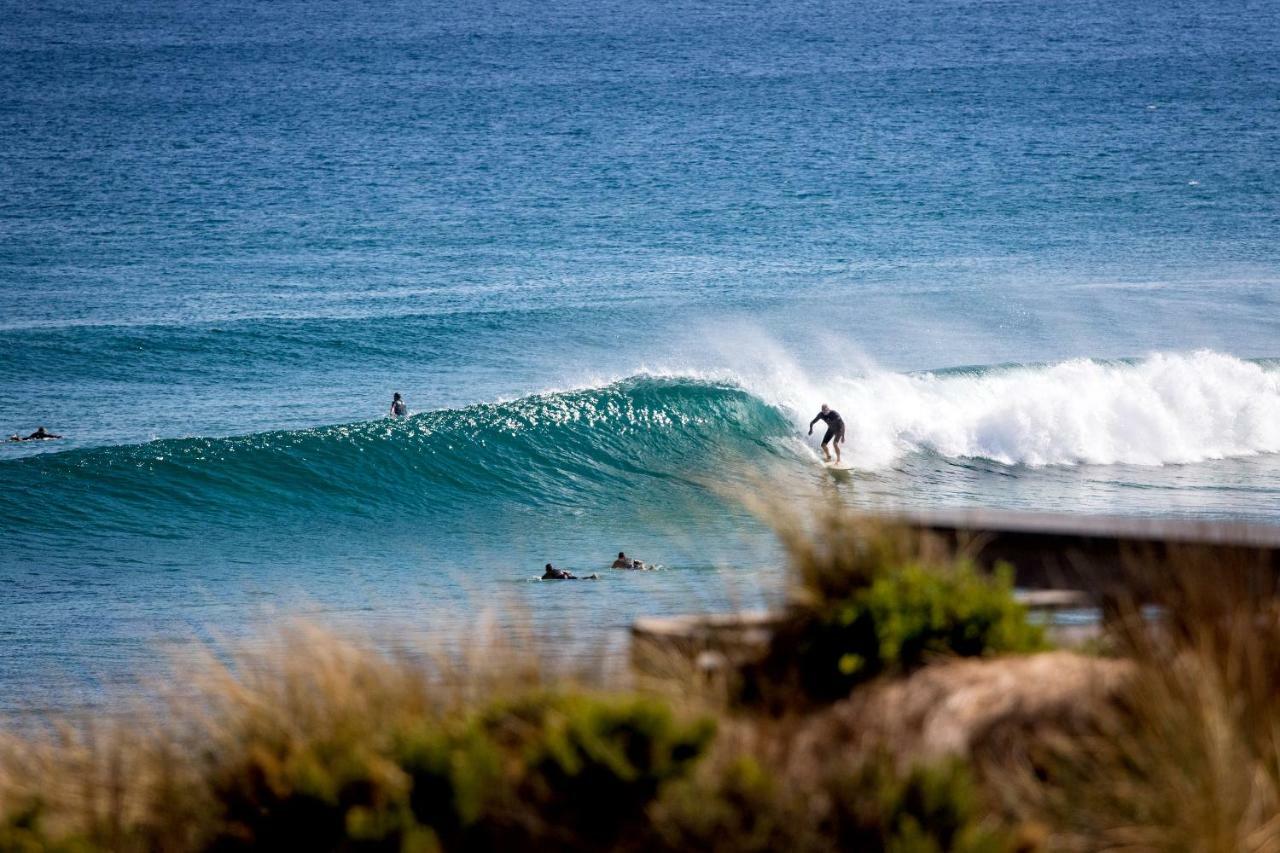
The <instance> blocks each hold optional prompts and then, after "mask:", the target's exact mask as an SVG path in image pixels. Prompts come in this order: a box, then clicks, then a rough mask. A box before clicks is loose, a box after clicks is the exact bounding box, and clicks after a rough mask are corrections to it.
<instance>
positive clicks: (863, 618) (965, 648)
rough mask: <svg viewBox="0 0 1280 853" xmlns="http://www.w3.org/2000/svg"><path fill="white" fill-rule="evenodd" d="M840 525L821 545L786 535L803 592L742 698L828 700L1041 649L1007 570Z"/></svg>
mask: <svg viewBox="0 0 1280 853" xmlns="http://www.w3.org/2000/svg"><path fill="white" fill-rule="evenodd" d="M845 524H846V527H845V528H837V529H836V531H835V532H834V533H833V531H832V530H827V531H826V532H825V533H824V536H825V537H826V538H825V539H824V540H823V544H822V547H821V548H818V547H815V546H812V545H810V544H807V542H806V541H805V540H802V539H800V538H799V537H797V536H794V535H793V536H792V537H791V539H790V540H789V542H788V544H789V547H790V548H791V551H792V561H793V564H794V568H795V570H796V574H797V576H798V577H799V578H800V581H801V588H800V589H799V590H798V591H797V594H796V595H795V596H794V600H793V603H792V606H791V608H790V609H789V611H788V618H787V619H786V620H785V621H784V623H783V624H782V625H781V626H780V627H779V628H778V630H777V631H776V633H775V636H774V638H773V641H772V643H771V646H770V649H769V653H768V655H767V657H766V659H765V660H764V661H763V663H761V664H760V665H758V666H755V667H749V668H748V670H747V671H746V672H745V673H744V676H745V677H744V685H743V686H744V694H743V695H744V698H746V699H747V700H750V701H764V702H766V703H768V704H772V705H783V706H791V705H795V704H805V703H806V702H830V701H834V700H837V699H842V698H844V697H845V696H847V695H848V694H849V691H850V690H851V689H852V688H854V687H855V686H857V685H858V684H860V683H862V682H864V681H867V680H869V679H871V678H875V677H876V676H879V675H882V674H888V675H900V674H904V673H908V672H910V671H912V670H914V669H916V668H918V667H920V666H922V665H923V664H925V663H927V662H928V661H929V660H930V659H931V658H934V657H938V656H944V655H955V656H960V657H975V656H982V655H989V654H999V653H1007V652H1027V651H1035V650H1038V649H1041V648H1044V634H1043V630H1042V629H1041V628H1040V627H1039V626H1036V625H1032V624H1030V623H1029V622H1028V621H1027V618H1026V610H1025V608H1023V607H1022V606H1021V605H1020V604H1019V603H1018V602H1017V601H1016V600H1015V599H1014V597H1013V580H1012V572H1011V571H1010V570H1009V569H1008V568H1004V567H1002V568H1001V569H1000V570H999V571H997V572H995V573H994V574H989V573H986V572H984V571H982V570H981V569H979V568H977V567H976V566H975V565H974V564H973V563H972V562H969V561H967V560H963V559H955V558H950V557H946V556H944V555H942V554H941V553H939V552H937V551H933V552H931V551H930V550H929V548H927V547H925V546H923V545H920V546H914V547H913V546H912V545H911V544H910V542H909V540H907V539H905V538H904V536H903V534H902V533H901V532H895V533H886V532H883V531H872V532H871V533H870V534H869V535H865V536H861V537H860V536H859V535H858V530H857V528H856V527H855V526H853V525H852V524H851V523H849V522H845ZM837 534H838V535H837Z"/></svg>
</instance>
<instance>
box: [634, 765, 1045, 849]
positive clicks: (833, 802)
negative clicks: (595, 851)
mask: <svg viewBox="0 0 1280 853" xmlns="http://www.w3.org/2000/svg"><path fill="white" fill-rule="evenodd" d="M656 816H657V820H656V828H657V831H658V836H659V838H660V839H661V841H660V843H659V844H658V845H656V846H657V847H660V848H662V849H666V850H670V851H673V853H674V851H678V850H707V851H726V852H727V851H734V853H755V851H759V853H766V851H773V850H787V851H790V853H809V851H814V853H817V851H827V850H833V849H838V850H858V851H865V853H944V851H954V852H955V853H1001V852H1002V851H1014V850H1018V849H1021V848H1022V847H1023V844H1022V843H1021V842H1020V839H1019V838H1018V837H1017V835H1016V833H1014V832H1011V831H1009V829H1008V828H1007V827H1003V826H999V825H995V824H991V823H990V821H989V820H988V819H987V813H986V811H985V810H984V809H983V807H982V804H981V798H980V796H979V794H978V789H977V786H976V784H975V782H974V780H973V777H972V775H971V774H970V772H969V770H968V767H967V766H966V765H965V764H963V763H962V762H959V761H954V760H953V761H946V762H942V763H939V764H937V765H932V766H922V767H916V768H913V769H911V770H910V771H908V772H906V773H900V772H898V771H896V770H894V769H893V765H892V762H891V761H890V760H889V759H888V758H887V757H884V756H880V757H876V758H873V759H871V760H869V761H868V762H867V763H866V764H863V765H861V766H857V767H854V768H849V767H843V766H841V764H840V762H839V761H838V760H837V761H835V762H833V767H828V768H815V769H813V770H811V772H809V773H806V774H802V775H801V776H800V778H796V777H795V775H794V774H793V775H792V777H791V778H789V779H786V780H782V779H779V778H778V777H777V776H775V775H774V774H773V773H770V772H768V771H767V770H765V769H764V768H763V767H761V765H760V764H759V763H758V762H757V760H756V759H754V758H752V757H750V756H740V757H738V758H735V759H733V760H732V761H730V762H729V763H728V764H727V765H726V766H725V767H723V768H722V769H721V770H720V771H719V772H718V773H716V774H712V775H710V776H709V777H708V776H706V775H704V776H703V777H702V778H699V779H697V780H692V781H689V782H681V783H679V784H677V785H673V786H672V787H671V788H669V789H668V792H667V795H666V796H665V797H664V798H663V801H662V803H661V804H660V806H659V808H658V809H657V812H656Z"/></svg>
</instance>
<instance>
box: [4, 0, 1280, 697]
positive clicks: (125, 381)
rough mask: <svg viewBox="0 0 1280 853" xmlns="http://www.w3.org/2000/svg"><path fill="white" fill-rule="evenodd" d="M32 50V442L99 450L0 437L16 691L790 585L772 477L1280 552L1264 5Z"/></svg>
mask: <svg viewBox="0 0 1280 853" xmlns="http://www.w3.org/2000/svg"><path fill="white" fill-rule="evenodd" d="M0 20H2V21H3V24H2V25H0V53H2V55H3V61H2V62H0V429H3V431H4V432H5V434H6V435H7V434H9V433H14V432H24V433H25V432H28V431H30V430H32V429H34V428H35V426H36V425H37V424H44V425H46V426H48V427H49V428H50V429H51V430H53V431H55V432H58V433H60V434H62V435H64V436H65V438H64V439H62V440H61V441H58V442H48V443H43V444H37V443H35V442H31V443H22V444H16V443H15V444H6V445H3V446H0V517H2V518H3V519H4V521H0V637H2V638H3V640H4V642H3V644H0V687H3V688H4V691H3V692H4V693H5V695H6V697H7V698H6V700H5V702H7V703H8V704H9V705H14V704H22V703H29V702H36V703H41V702H47V701H64V700H65V697H66V695H68V692H71V693H75V692H76V691H87V695H97V694H96V693H95V691H96V690H97V689H98V686H99V684H100V683H101V682H102V681H103V680H105V681H113V680H115V679H118V678H120V677H123V674H124V673H127V672H132V671H136V670H137V668H138V667H139V666H141V665H142V664H143V663H144V662H145V659H146V658H147V657H148V656H149V655H151V654H152V653H153V650H154V648H155V646H156V642H157V641H158V640H173V639H182V638H185V637H188V636H191V635H193V634H194V635H200V636H204V635H207V634H209V633H210V632H214V633H220V634H230V635H236V634H238V633H242V632H246V631H254V630H257V629H258V628H260V626H261V625H262V623H263V622H264V621H269V620H270V619H271V618H273V617H274V615H276V614H279V613H292V612H297V611H303V612H307V613H312V614H316V613H319V614H323V616H324V618H332V619H337V620H343V619H351V620H353V621H356V622H361V623H370V622H386V623H388V624H390V623H395V624H396V625H399V626H414V627H415V628H424V629H429V628H431V627H432V626H439V625H444V624H446V623H450V620H451V619H463V620H464V621H465V620H466V619H469V618H471V617H472V615H473V614H474V613H476V612H477V611H479V610H482V609H484V608H485V607H491V606H495V605H498V604H501V605H502V606H506V605H508V604H510V605H511V606H513V607H516V608H527V609H528V610H529V611H531V612H533V613H535V614H539V615H541V614H548V615H549V616H550V617H551V618H553V619H555V620H559V621H561V622H565V621H567V622H572V623H573V624H574V625H576V626H577V628H576V629H575V633H576V634H577V635H578V636H579V637H580V638H581V637H586V638H588V641H593V640H591V639H590V638H594V637H600V638H601V639H600V640H599V642H601V643H605V642H609V640H608V639H607V638H608V637H614V638H616V637H617V636H618V632H619V630H620V628H621V627H622V626H624V625H626V624H627V622H628V621H629V620H630V619H631V618H633V617H634V616H636V615H638V614H649V613H669V612H679V611H686V610H702V609H723V608H725V607H729V606H738V605H747V606H749V605H753V604H758V603H759V602H760V601H762V600H768V599H770V597H772V596H775V595H776V593H777V589H778V585H779V580H780V570H779V568H778V562H779V561H778V554H777V552H776V546H775V545H774V543H773V540H772V538H771V537H770V535H769V534H768V532H767V530H766V529H765V528H764V526H763V525H761V524H759V523H758V522H756V521H754V520H753V518H752V517H751V515H750V513H748V512H747V511H746V510H745V509H744V508H743V507H742V506H741V505H740V503H739V501H738V500H737V498H738V496H740V495H743V494H757V493H759V492H761V491H771V492H773V493H774V496H775V497H779V498H780V499H783V500H786V501H790V502H792V503H793V504H797V503H799V502H801V501H803V500H805V499H807V498H809V497H811V496H813V495H815V494H816V495H820V496H822V498H823V499H837V500H844V501H847V502H850V503H854V504H857V505H863V506H877V507H884V506H900V505H909V506H975V505H994V506H1002V507H1014V508H1028V509H1041V510H1042V509H1053V510H1064V509H1065V510H1070V511H1078V512H1095V513H1096V512H1103V513H1120V514H1139V515H1178V516H1195V517H1228V518H1247V519H1253V520H1263V521H1280V363H1278V362H1277V361H1276V360H1275V359H1276V358H1277V357H1280V290H1278V289H1277V285H1278V284H1280V239H1277V238H1278V237H1280V16H1277V15H1276V14H1275V9H1274V7H1273V4H1271V3H1269V2H1234V1H1233V0H1227V2H1210V0H1194V2H1193V1H1192V0H1182V1H1181V2H1161V3H1155V2H1129V3H1116V2H1114V0H1108V2H1092V0H1062V2H1056V3H1042V2H1029V1H1027V2H1024V0H1009V2H980V1H979V0H964V1H963V2H961V0H953V1H952V2H947V0H934V2H876V0H871V2H860V3H834V2H788V3H734V2H728V0H706V2H689V3H674V2H656V3H609V2H603V3H602V2H591V3H587V2H579V0H574V2H558V3H557V2H538V3H533V2H518V0H496V2H479V3H465V4H443V3H430V2H429V3H397V2H386V3H370V4H359V3H350V2H342V3H336V2H334V3H330V2H309V3H295V2H280V3H271V4H261V3H248V2H245V3H236V2H226V0H213V2H209V3H204V4H194V3H178V2H123V3H101V4H89V3H69V2H40V3H16V2H8V0H3V2H0ZM393 390H398V391H401V392H403V393H404V394H405V396H406V398H407V399H408V401H409V404H410V407H411V409H412V410H413V411H414V412H415V413H417V414H415V415H414V417H412V418H410V419H409V420H408V421H407V422H404V423H396V424H391V423H388V422H383V421H379V420H377V419H378V418H380V417H381V416H382V415H383V414H384V413H385V411H386V407H387V405H388V403H389V398H390V393H391V391H393ZM824 401H825V402H830V403H831V404H832V405H834V406H835V407H836V408H837V409H839V410H841V411H842V412H843V413H844V415H845V417H846V419H847V420H848V421H849V434H850V443H849V446H848V448H847V450H846V453H847V454H848V456H849V457H850V460H851V461H852V462H853V463H854V466H855V468H856V469H857V470H856V472H855V474H854V476H852V477H842V478H840V479H839V480H832V478H831V477H830V476H829V474H828V473H827V472H826V471H825V470H824V469H822V468H821V467H820V466H819V465H817V463H816V457H815V456H814V455H813V443H812V440H808V443H807V444H806V438H807V437H806V436H805V433H804V426H805V424H806V423H807V421H808V419H809V417H811V416H812V413H813V412H814V411H815V410H816V408H817V405H818V404H819V403H821V402H824ZM766 484H767V488H766ZM619 548H626V549H627V550H629V551H633V552H635V553H638V554H639V555H640V556H642V557H645V558H648V559H650V560H654V561H657V562H659V563H662V564H663V565H664V566H665V567H666V570H665V571H663V572H658V573H652V574H649V573H646V574H628V575H625V576H623V575H610V576H606V578H605V580H602V581H600V582H599V583H598V584H595V585H592V586H589V587H588V586H582V587H575V588H574V589H572V590H566V589H564V588H562V587H557V586H556V585H552V584H538V583H532V582H530V581H529V580H528V579H529V577H531V576H532V575H534V574H536V573H537V567H538V566H540V565H541V564H542V563H543V562H545V561H546V560H548V559H550V560H555V561H557V562H562V563H565V564H567V565H570V566H573V567H575V568H583V569H587V570H590V569H591V568H594V567H596V566H598V565H600V564H601V563H605V562H607V560H608V558H609V557H610V556H611V555H612V553H614V552H616V551H617V550H618V549H619Z"/></svg>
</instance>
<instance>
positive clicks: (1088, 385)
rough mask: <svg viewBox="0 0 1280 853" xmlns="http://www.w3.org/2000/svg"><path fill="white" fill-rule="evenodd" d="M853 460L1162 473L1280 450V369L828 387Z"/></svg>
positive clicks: (1211, 363)
mask: <svg viewBox="0 0 1280 853" xmlns="http://www.w3.org/2000/svg"><path fill="white" fill-rule="evenodd" d="M829 393H830V396H831V397H832V398H833V400H837V401H838V402H839V405H840V406H841V407H842V411H843V413H844V414H845V415H846V420H847V421H848V422H849V448H850V451H851V453H850V455H851V458H852V459H853V460H854V461H855V462H856V463H857V464H858V465H859V466H861V467H866V468H879V467H884V466H888V465H891V464H893V463H894V462H895V461H897V460H898V459H900V458H901V457H903V456H904V455H907V454H910V453H914V452H920V451H929V452H933V453H936V454H939V455H941V456H945V457H949V458H966V457H967V458H983V459H990V460H993V461H996V462H1000V463H1003V464H1009V465H1014V464H1016V465H1031V466H1045V465H1079V464H1094V465H1110V464H1118V463H1125V464H1133V465H1163V464H1177V463H1189V462H1202V461H1206V460H1212V459H1223V458H1228V457H1244V456H1253V455H1256V454H1261V453H1277V452H1280V369H1278V366H1277V365H1276V364H1275V363H1274V362H1253V361H1243V360H1241V359H1238V358H1233V357H1231V356H1228V355H1222V354H1220V353H1215V352H1208V351H1202V352H1195V353H1191V354H1187V355H1175V354H1158V355H1153V356H1150V357H1148V358H1145V359H1142V360H1138V361H1124V362H1105V361H1093V360H1087V359H1078V360H1073V361H1066V362H1062V363H1059V364H1053V365H1046V366H1026V367H1007V368H981V369H974V370H957V371H950V372H944V373H925V374H905V375H904V374H894V373H873V374H871V375H868V376H866V377H864V378H860V379H853V380H848V381H840V382H837V383H835V384H834V387H832V388H831V389H830V390H829Z"/></svg>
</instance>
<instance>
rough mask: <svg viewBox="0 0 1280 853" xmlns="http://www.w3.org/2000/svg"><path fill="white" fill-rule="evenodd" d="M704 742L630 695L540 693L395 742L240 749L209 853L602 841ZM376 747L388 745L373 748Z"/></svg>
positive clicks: (702, 728) (695, 731) (409, 729)
mask: <svg viewBox="0 0 1280 853" xmlns="http://www.w3.org/2000/svg"><path fill="white" fill-rule="evenodd" d="M712 734H713V728H712V726H711V724H710V722H709V721H703V722H695V723H691V724H687V725H686V724H683V723H681V722H679V721H678V720H677V719H676V717H675V715H674V714H673V713H672V712H671V710H670V709H669V708H668V707H667V706H666V705H664V704H662V703H660V702H658V701H656V700H649V699H641V698H634V697H630V696H622V697H604V696H592V695H586V694H575V693H535V694H531V695H527V696H524V697H521V698H519V699H517V700H513V701H506V702H498V703H494V704H492V705H490V706H489V707H487V708H482V709H480V710H478V711H475V712H471V713H468V714H463V715H460V716H454V717H445V718H443V719H423V720H420V721H419V722H417V723H415V724H411V725H408V726H406V727H404V728H403V729H402V730H401V731H399V732H394V733H390V736H389V737H386V738H385V739H384V738H383V737H380V735H379V733H378V732H376V731H365V732H363V733H359V732H353V731H350V730H344V731H343V732H342V734H341V736H334V737H330V738H326V739H317V740H289V739H282V740H280V741H279V742H264V743H257V744H252V745H249V746H248V747H247V748H246V749H245V750H244V752H243V754H242V756H241V757H240V759H239V760H238V761H236V762H232V763H229V764H226V765H224V766H223V767H222V768H221V770H220V772H219V773H218V774H217V775H216V776H215V778H214V779H213V780H212V787H213V795H214V800H215V802H217V803H218V804H219V805H220V806H221V809H222V819H221V823H220V828H219V830H218V832H217V833H216V834H215V837H214V839H213V842H212V847H213V849H216V850H240V849H249V848H257V849H268V850H274V849H307V850H342V851H383V850H385V851H398V850H431V849H438V848H440V847H443V849H446V850H470V849H489V848H492V847H495V846H496V847H501V848H516V847H519V846H523V845H537V846H538V847H540V848H543V849H564V850H570V849H588V848H592V849H594V848H598V847H601V846H610V845H612V844H614V843H615V842H616V841H617V839H619V838H620V837H622V835H623V834H624V833H627V832H628V831H639V829H641V828H642V823H643V821H644V818H645V810H646V808H647V807H648V806H649V804H650V803H651V802H652V800H653V799H654V798H655V797H656V796H657V794H658V791H659V789H660V787H661V786H662V785H663V783H665V782H666V781H668V780H669V779H673V778H676V777H678V776H680V775H682V774H684V773H685V771H686V770H687V769H688V768H689V767H690V766H691V765H692V763H693V762H694V761H695V760H696V759H697V758H698V757H699V756H700V755H701V754H702V752H703V750H704V748H705V747H706V745H707V744H708V742H709V741H710V739H711V736H712ZM384 742H385V744H386V746H385V747H384V746H382V744H383V743H384Z"/></svg>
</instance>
